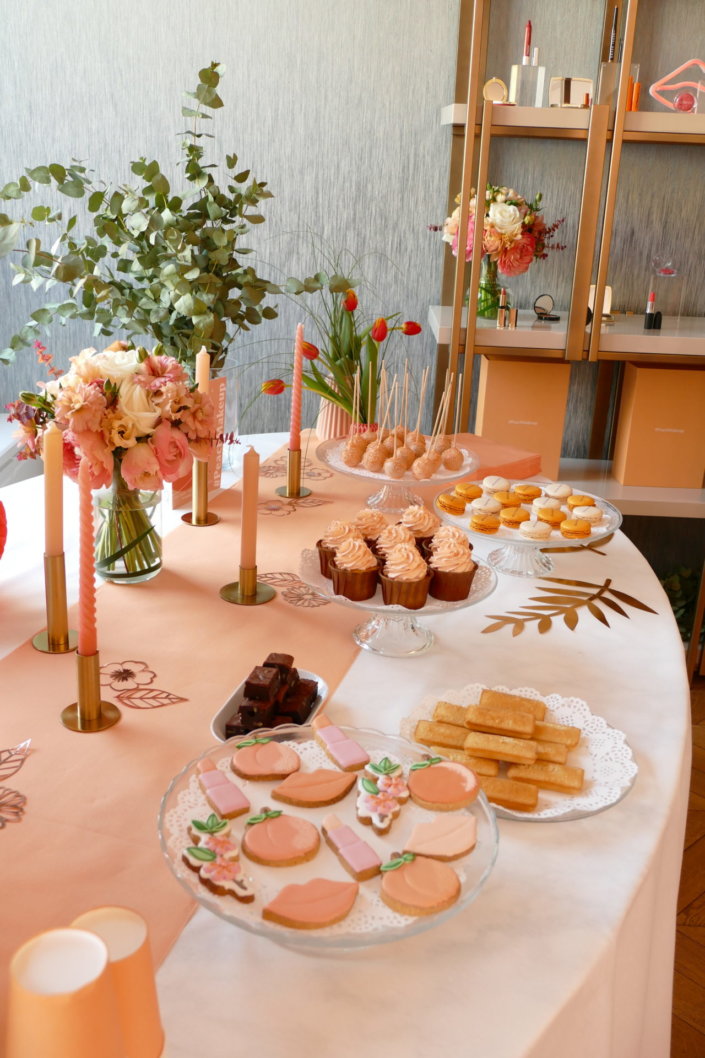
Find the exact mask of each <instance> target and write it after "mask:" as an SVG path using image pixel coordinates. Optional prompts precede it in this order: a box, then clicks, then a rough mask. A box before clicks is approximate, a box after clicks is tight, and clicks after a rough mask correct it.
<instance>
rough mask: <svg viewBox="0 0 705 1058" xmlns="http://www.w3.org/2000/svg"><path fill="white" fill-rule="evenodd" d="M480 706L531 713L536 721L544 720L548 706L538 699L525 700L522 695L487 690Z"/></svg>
mask: <svg viewBox="0 0 705 1058" xmlns="http://www.w3.org/2000/svg"><path fill="white" fill-rule="evenodd" d="M479 704H480V705H484V706H486V708H488V709H514V710H516V711H518V712H520V713H531V715H532V716H533V717H534V718H535V719H536V720H543V718H544V716H545V715H546V706H545V705H544V704H543V702H539V701H537V700H536V698H523V697H522V696H521V695H520V694H506V693H505V692H504V691H489V690H485V691H483V692H482V694H481V695H480V703H479Z"/></svg>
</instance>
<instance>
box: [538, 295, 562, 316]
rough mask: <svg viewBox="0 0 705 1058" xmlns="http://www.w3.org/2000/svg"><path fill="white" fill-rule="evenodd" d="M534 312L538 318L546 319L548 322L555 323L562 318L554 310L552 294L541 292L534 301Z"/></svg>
mask: <svg viewBox="0 0 705 1058" xmlns="http://www.w3.org/2000/svg"><path fill="white" fill-rule="evenodd" d="M534 312H535V313H536V316H537V317H538V319H540V320H545V321H546V322H547V323H555V321H556V320H559V319H560V316H557V315H555V314H554V312H553V298H552V297H551V295H550V294H539V296H538V297H537V298H536V301H535V302H534Z"/></svg>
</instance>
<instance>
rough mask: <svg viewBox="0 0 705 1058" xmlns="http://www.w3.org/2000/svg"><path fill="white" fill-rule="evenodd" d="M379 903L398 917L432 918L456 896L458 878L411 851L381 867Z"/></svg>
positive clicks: (445, 866)
mask: <svg viewBox="0 0 705 1058" xmlns="http://www.w3.org/2000/svg"><path fill="white" fill-rule="evenodd" d="M380 892H381V896H382V900H383V901H384V902H385V904H386V905H387V907H391V909H392V910H393V911H398V912H400V914H402V915H414V916H421V915H435V914H436V913H437V912H438V911H444V910H445V909H446V908H447V907H451V906H452V905H453V904H454V903H455V902H456V900H457V899H458V897H459V896H460V879H459V878H458V875H457V874H456V873H455V871H454V870H453V868H452V867H449V866H448V864H447V863H439V861H438V860H432V859H428V858H427V857H426V856H415V855H414V854H413V852H405V853H404V854H403V855H395V856H393V858H392V859H391V860H390V861H389V862H388V863H383V864H382V888H381V890H380Z"/></svg>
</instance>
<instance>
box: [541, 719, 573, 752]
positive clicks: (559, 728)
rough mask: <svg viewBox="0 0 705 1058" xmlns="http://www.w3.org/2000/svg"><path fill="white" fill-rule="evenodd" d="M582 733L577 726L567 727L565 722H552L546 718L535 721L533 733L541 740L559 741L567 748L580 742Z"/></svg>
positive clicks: (571, 747)
mask: <svg viewBox="0 0 705 1058" xmlns="http://www.w3.org/2000/svg"><path fill="white" fill-rule="evenodd" d="M581 734H582V732H581V730H580V728H579V727H569V726H568V725H567V724H552V723H549V722H548V721H547V720H540V721H537V723H536V726H535V727H534V735H535V736H536V738H538V739H540V740H541V741H542V742H560V743H561V745H563V746H567V747H568V749H574V748H575V747H576V746H577V744H578V742H580V735H581Z"/></svg>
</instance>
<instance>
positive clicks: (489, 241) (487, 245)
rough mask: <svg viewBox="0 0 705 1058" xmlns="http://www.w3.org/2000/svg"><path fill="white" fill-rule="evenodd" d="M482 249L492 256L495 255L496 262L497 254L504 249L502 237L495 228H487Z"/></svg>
mask: <svg viewBox="0 0 705 1058" xmlns="http://www.w3.org/2000/svg"><path fill="white" fill-rule="evenodd" d="M482 249H483V250H484V251H485V253H488V254H489V255H490V256H492V255H494V258H495V260H496V258H497V254H498V253H499V251H500V250H501V249H502V236H501V235H500V234H499V232H497V231H495V230H494V228H485V230H484V233H483V236H482Z"/></svg>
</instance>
